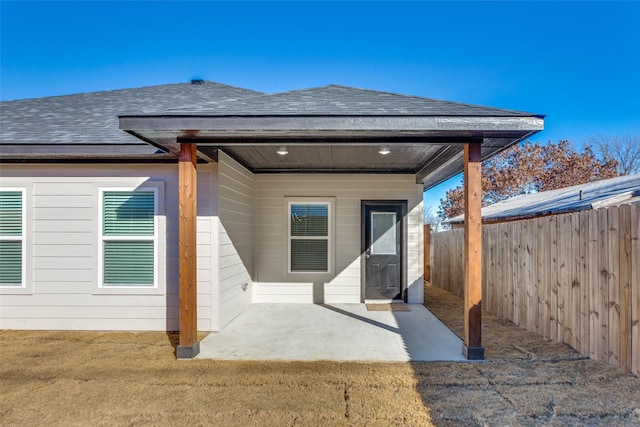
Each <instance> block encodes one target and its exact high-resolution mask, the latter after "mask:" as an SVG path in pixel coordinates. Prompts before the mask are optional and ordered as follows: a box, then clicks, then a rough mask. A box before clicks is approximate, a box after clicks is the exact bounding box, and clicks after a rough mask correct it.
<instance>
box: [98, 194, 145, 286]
mask: <svg viewBox="0 0 640 427" xmlns="http://www.w3.org/2000/svg"><path fill="white" fill-rule="evenodd" d="M101 208H102V221H101V232H100V233H101V245H100V249H101V250H100V252H101V253H100V261H101V269H100V270H101V280H100V284H101V287H104V288H107V287H157V286H158V274H157V271H158V269H157V262H156V259H157V255H158V238H157V235H158V233H157V229H158V226H157V220H156V217H157V210H158V209H157V189H155V188H150V189H146V188H140V189H136V190H133V191H121V190H106V189H103V190H102V191H101Z"/></svg>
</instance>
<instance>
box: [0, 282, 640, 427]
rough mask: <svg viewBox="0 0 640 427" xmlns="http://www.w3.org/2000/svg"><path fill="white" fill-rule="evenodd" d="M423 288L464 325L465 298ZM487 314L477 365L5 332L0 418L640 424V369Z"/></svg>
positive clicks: (438, 308)
mask: <svg viewBox="0 0 640 427" xmlns="http://www.w3.org/2000/svg"><path fill="white" fill-rule="evenodd" d="M426 293H427V298H428V303H427V306H428V307H429V309H430V310H432V311H433V312H434V314H436V316H438V317H440V318H441V319H442V320H443V321H444V322H445V323H447V324H448V325H449V327H450V328H451V329H452V330H454V331H459V330H460V327H461V326H462V323H461V322H460V319H459V318H460V313H462V305H461V301H460V300H459V299H458V298H456V297H453V296H452V295H450V294H448V293H446V292H445V291H442V290H439V289H437V288H428V289H427V291H426ZM483 320H484V328H483V337H484V340H485V349H486V354H487V360H486V361H484V362H474V363H410V364H409V363H338V362H275V363H274V362H231V361H230V362H220V361H212V360H190V361H176V360H175V355H174V351H175V338H176V337H175V336H174V335H167V334H162V333H121V332H41V331H7V330H5V331H0V425H2V426H17V425H20V426H31V425H39V426H40V425H47V426H62V425H64V426H89V425H90V426H110V425H150V426H151V425H153V426H160V425H185V424H186V425H216V426H253V425H255V426H298V425H299V426H320V425H322V426H429V425H438V426H448V425H452V426H453V425H455V426H458V425H465V426H476V425H477V426H481V425H495V426H502V425H525V426H527V425H532V426H533V425H553V426H555V425H588V426H590V425H607V426H623V425H625V426H626V425H640V397H639V396H640V379H639V378H637V377H634V376H632V375H631V374H628V373H626V372H625V371H623V370H620V369H615V368H612V367H608V366H606V365H604V364H602V363H599V362H595V361H591V360H588V359H585V358H583V357H581V356H580V355H579V354H577V353H576V352H574V351H573V350H571V349H570V348H569V347H567V346H564V345H559V344H551V343H548V342H546V341H545V340H544V339H542V338H540V337H537V336H536V335H534V334H530V333H527V332H525V331H523V330H522V329H520V328H517V327H515V326H514V325H512V324H510V323H508V322H503V321H500V320H497V319H495V318H493V317H491V316H488V315H485V316H484V317H483Z"/></svg>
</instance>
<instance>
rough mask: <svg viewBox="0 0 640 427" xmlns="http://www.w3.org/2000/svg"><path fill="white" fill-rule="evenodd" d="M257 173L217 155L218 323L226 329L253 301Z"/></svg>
mask: <svg viewBox="0 0 640 427" xmlns="http://www.w3.org/2000/svg"><path fill="white" fill-rule="evenodd" d="M254 180H255V175H254V174H253V173H251V172H250V171H248V170H247V169H245V168H244V167H243V166H242V165H240V164H239V163H237V162H236V161H235V160H233V159H231V158H230V157H229V156H227V155H226V154H225V153H224V152H219V154H218V194H217V199H218V212H219V218H220V220H219V227H218V243H219V256H218V259H217V262H216V263H215V265H216V266H217V267H218V278H219V287H220V288H219V289H220V294H219V304H220V306H219V310H216V313H218V315H219V318H218V323H217V325H215V326H214V328H213V329H214V330H216V329H219V328H223V327H224V326H225V325H226V324H227V323H229V322H230V321H231V320H233V319H234V318H235V317H236V316H237V315H238V314H240V313H241V312H242V311H243V310H244V309H245V308H246V307H247V306H248V305H249V304H251V300H252V293H253V289H252V288H253V279H252V275H253V270H254V266H253V264H254V221H255V219H254V218H255V217H256V215H255V213H254V203H255V202H254V200H255V194H254Z"/></svg>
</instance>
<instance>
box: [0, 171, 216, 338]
mask: <svg viewBox="0 0 640 427" xmlns="http://www.w3.org/2000/svg"><path fill="white" fill-rule="evenodd" d="M198 178H199V181H200V182H199V186H198V187H199V188H198V191H199V193H200V194H201V195H204V196H205V197H202V198H200V199H199V201H198V203H199V206H198V215H199V219H198V231H199V233H198V238H199V244H198V252H199V254H203V253H204V254H208V253H210V252H211V250H210V245H211V238H210V229H211V227H210V226H209V225H208V223H209V222H210V217H211V210H212V209H213V208H214V207H213V206H212V202H211V200H207V195H208V194H211V192H212V188H211V180H212V172H211V170H210V168H209V167H207V166H199V174H198ZM149 180H151V181H162V182H164V196H165V206H164V209H162V207H161V208H160V209H161V211H162V210H164V214H165V221H164V223H165V227H166V234H165V246H164V248H162V247H160V250H163V249H164V252H163V253H161V257H164V258H165V261H164V263H162V262H161V264H164V269H163V271H162V274H161V275H160V277H161V278H162V277H164V279H163V282H164V292H163V293H161V294H123V293H120V294H111V293H109V294H101V293H99V290H98V288H97V281H98V277H99V274H100V272H99V271H98V253H99V251H98V248H99V244H100V235H99V217H100V215H101V212H100V211H99V205H98V199H99V189H100V188H103V187H114V188H117V187H120V186H122V185H127V186H129V185H144V183H145V182H146V181H149ZM12 182H18V183H24V182H29V183H30V184H31V186H32V187H31V188H32V189H31V192H30V194H27V197H29V198H30V201H31V206H32V215H31V218H32V219H31V221H29V223H27V224H26V226H27V230H28V240H27V242H28V246H27V256H28V257H30V260H31V266H32V274H31V276H30V278H31V280H32V285H33V286H32V290H33V292H32V293H31V294H27V295H9V294H0V327H2V328H15V329H68V330H159V331H164V330H177V329H178V305H179V301H178V288H177V280H178V268H177V253H178V249H177V245H178V236H177V226H176V225H175V224H177V191H178V187H177V168H176V166H174V165H116V164H112V165H109V164H102V165H100V164H96V165H3V166H2V186H11V185H12ZM210 198H211V197H209V199H210ZM163 232H164V230H162V229H161V230H160V233H163ZM198 261H199V263H200V266H199V269H198V291H199V295H198V297H199V307H198V309H199V310H198V311H199V312H198V314H199V322H198V323H199V328H200V329H207V330H208V329H209V328H208V325H210V316H211V313H210V312H211V310H210V296H209V293H210V292H211V283H210V280H211V274H210V271H209V269H208V267H207V266H208V265H210V262H209V261H210V259H209V258H206V257H204V258H203V257H201V256H199V259H198Z"/></svg>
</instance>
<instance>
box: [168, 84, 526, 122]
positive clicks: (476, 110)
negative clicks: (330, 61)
mask: <svg viewBox="0 0 640 427" xmlns="http://www.w3.org/2000/svg"><path fill="white" fill-rule="evenodd" d="M169 112H171V113H175V114H178V115H198V114H202V115H213V116H262V115H266V116H278V115H304V116H307V115H310V116H336V115H340V116H494V117H495V116H499V117H526V116H533V114H530V113H525V112H521V111H513V110H504V109H499V108H492V107H482V106H478V105H471V104H463V103H458V102H450V101H440V100H436V99H431V98H422V97H418V96H408V95H398V94H395V93H388V92H379V91H374V90H367V89H357V88H353V87H346V86H338V85H329V86H323V87H318V88H311V89H302V90H295V91H291V92H281V93H276V94H272V95H268V94H265V95H261V96H254V97H248V98H243V99H236V100H230V101H225V102H220V103H211V104H207V103H204V104H197V105H189V106H186V107H184V108H181V107H178V108H172V109H171V110H169V111H167V113H169Z"/></svg>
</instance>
